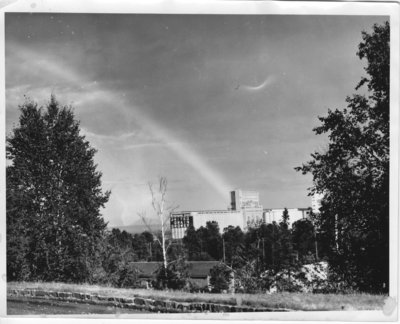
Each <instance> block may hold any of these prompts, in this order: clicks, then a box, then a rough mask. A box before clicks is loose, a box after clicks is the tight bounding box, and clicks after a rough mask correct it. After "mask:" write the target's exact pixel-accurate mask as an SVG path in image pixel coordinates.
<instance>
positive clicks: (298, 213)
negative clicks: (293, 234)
mask: <svg viewBox="0 0 400 324" xmlns="http://www.w3.org/2000/svg"><path fill="white" fill-rule="evenodd" d="M284 210H285V209H284V208H276V209H266V210H264V222H265V223H267V224H271V223H272V222H276V223H277V224H279V223H280V222H281V221H282V215H283V211H284ZM288 212H289V227H292V224H293V223H294V222H297V221H298V220H300V219H305V218H307V217H308V214H309V212H308V210H307V209H305V208H288Z"/></svg>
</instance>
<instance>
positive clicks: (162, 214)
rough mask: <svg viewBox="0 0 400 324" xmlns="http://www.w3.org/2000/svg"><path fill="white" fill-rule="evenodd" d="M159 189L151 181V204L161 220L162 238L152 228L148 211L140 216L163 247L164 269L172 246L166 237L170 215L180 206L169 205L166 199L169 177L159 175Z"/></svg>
mask: <svg viewBox="0 0 400 324" xmlns="http://www.w3.org/2000/svg"><path fill="white" fill-rule="evenodd" d="M158 180H159V181H158V182H159V183H158V190H154V185H153V183H151V182H149V183H148V185H149V190H150V193H151V206H152V207H153V210H154V212H155V213H156V216H157V218H158V220H159V221H160V223H161V225H160V227H161V240H160V238H159V237H158V236H157V235H156V233H154V230H153V229H152V228H151V226H150V224H149V218H148V217H147V215H146V212H145V211H143V212H141V213H139V214H138V215H139V217H140V218H141V220H142V221H143V223H144V224H145V225H146V227H147V229H148V230H149V232H150V233H151V234H153V237H154V238H155V240H156V241H157V242H158V243H159V244H160V246H161V248H162V253H163V263H164V269H167V265H168V261H167V251H168V249H169V247H170V246H171V242H169V243H168V244H167V239H166V232H167V230H168V227H169V220H170V215H171V212H172V211H174V210H175V209H176V208H178V206H167V201H166V194H167V188H168V182H167V178H165V177H159V179H158Z"/></svg>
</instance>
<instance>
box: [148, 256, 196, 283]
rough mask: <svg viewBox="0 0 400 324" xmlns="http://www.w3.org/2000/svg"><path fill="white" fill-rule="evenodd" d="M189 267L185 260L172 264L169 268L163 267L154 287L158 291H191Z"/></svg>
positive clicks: (181, 259) (180, 259)
mask: <svg viewBox="0 0 400 324" xmlns="http://www.w3.org/2000/svg"><path fill="white" fill-rule="evenodd" d="M188 279H189V274H188V265H187V264H186V262H185V259H184V258H179V259H177V260H176V261H173V262H170V263H169V264H168V266H167V268H164V266H161V267H160V269H159V270H158V272H157V279H156V281H155V282H154V284H153V286H154V287H155V288H156V289H173V290H182V289H184V288H187V289H189V281H188Z"/></svg>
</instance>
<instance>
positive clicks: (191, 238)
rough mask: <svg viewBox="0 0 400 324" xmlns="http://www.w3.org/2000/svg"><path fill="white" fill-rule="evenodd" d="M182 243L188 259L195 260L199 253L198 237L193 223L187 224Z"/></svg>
mask: <svg viewBox="0 0 400 324" xmlns="http://www.w3.org/2000/svg"><path fill="white" fill-rule="evenodd" d="M182 243H183V245H184V247H185V249H186V252H187V258H188V260H189V261H195V260H197V259H198V258H199V256H200V254H201V245H200V239H199V237H198V235H197V232H196V229H195V228H194V226H193V225H189V227H188V228H187V230H186V235H185V236H184V237H183V239H182Z"/></svg>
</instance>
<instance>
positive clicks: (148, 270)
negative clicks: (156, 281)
mask: <svg viewBox="0 0 400 324" xmlns="http://www.w3.org/2000/svg"><path fill="white" fill-rule="evenodd" d="M131 264H132V265H133V266H134V267H135V268H136V269H137V270H139V277H142V278H152V277H154V276H156V273H157V270H158V269H159V268H160V267H161V266H162V262H132V263H131ZM217 264H219V261H187V265H188V272H189V277H190V278H206V277H207V276H208V275H209V274H210V270H211V269H212V268H213V267H214V266H216V265H217Z"/></svg>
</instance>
